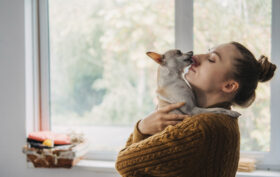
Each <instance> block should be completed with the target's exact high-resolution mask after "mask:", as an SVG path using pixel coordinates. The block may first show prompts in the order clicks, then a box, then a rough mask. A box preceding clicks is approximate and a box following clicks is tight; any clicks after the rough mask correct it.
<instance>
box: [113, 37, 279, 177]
mask: <svg viewBox="0 0 280 177" xmlns="http://www.w3.org/2000/svg"><path fill="white" fill-rule="evenodd" d="M193 60H194V61H195V62H194V64H193V65H192V66H191V67H190V69H189V71H188V73H187V74H185V75H184V77H185V79H186V80H188V81H189V83H190V84H191V86H192V88H193V91H194V93H195V95H196V98H197V103H198V106H199V107H204V108H210V107H223V108H226V109H231V105H237V106H241V107H248V106H249V105H251V104H252V102H253V101H254V99H255V89H256V87H257V84H258V82H259V81H260V82H265V81H268V80H270V79H271V78H272V77H273V74H274V71H275V69H276V66H275V65H274V64H272V63H270V62H269V61H268V60H267V58H266V57H265V56H261V57H260V59H259V60H256V59H255V57H254V55H253V54H252V53H251V52H250V51H249V50H248V49H246V48H245V47H244V46H243V45H241V44H240V43H237V42H231V43H225V44H221V45H219V46H217V47H215V48H213V49H212V50H211V51H209V53H207V54H200V55H195V56H193ZM183 104H184V103H177V104H171V105H168V106H167V107H164V108H162V109H160V110H157V111H155V112H153V113H151V114H150V115H148V116H147V117H146V118H144V119H143V120H139V121H138V122H137V123H136V125H135V127H134V132H133V133H131V135H130V137H129V139H128V140H127V142H126V146H125V148H123V149H122V150H121V151H120V152H119V154H118V157H117V161H116V169H117V170H118V172H119V173H120V174H121V175H122V176H168V177H181V176H182V177H183V176H186V177H196V176H200V177H234V176H235V175H236V171H237V167H238V161H239V153H240V132H239V126H238V119H237V118H233V117H230V116H227V115H224V114H214V113H205V114H199V115H195V116H192V117H189V116H188V115H179V114H178V115H176V114H168V112H170V111H171V110H174V109H176V108H179V107H181V106H182V105H183Z"/></svg>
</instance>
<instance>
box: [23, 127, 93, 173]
mask: <svg viewBox="0 0 280 177" xmlns="http://www.w3.org/2000/svg"><path fill="white" fill-rule="evenodd" d="M88 147H89V145H88V141H87V140H85V139H84V138H83V136H80V137H78V136H77V134H73V133H72V134H60V133H54V132H50V131H39V132H32V133H30V134H29V136H28V138H27V144H26V145H25V146H24V147H23V153H24V154H26V157H27V161H28V162H32V164H33V165H34V167H43V168H59V167H62V168H71V167H73V166H74V165H75V164H76V163H77V162H78V161H80V160H81V159H82V158H84V156H85V154H86V153H87V152H88Z"/></svg>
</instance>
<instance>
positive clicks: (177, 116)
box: [163, 114, 186, 120]
mask: <svg viewBox="0 0 280 177" xmlns="http://www.w3.org/2000/svg"><path fill="white" fill-rule="evenodd" d="M185 117H186V115H183V114H165V115H163V118H164V119H165V120H183V119H184V118H185Z"/></svg>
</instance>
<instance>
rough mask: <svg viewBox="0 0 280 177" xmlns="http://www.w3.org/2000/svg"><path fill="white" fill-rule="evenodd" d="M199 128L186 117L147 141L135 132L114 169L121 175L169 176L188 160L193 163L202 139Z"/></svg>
mask: <svg viewBox="0 0 280 177" xmlns="http://www.w3.org/2000/svg"><path fill="white" fill-rule="evenodd" d="M138 122H139V121H138ZM138 122H137V123H138ZM136 125H137V124H136ZM198 127H199V126H198V123H197V120H196V119H193V118H187V119H185V120H183V121H182V122H180V123H178V124H176V125H175V126H173V125H169V126H167V127H166V128H165V129H164V130H163V131H161V132H158V133H156V134H154V135H152V136H150V137H148V138H147V137H144V136H142V135H141V134H138V133H140V132H135V131H136V130H137V129H136V130H135V129H134V132H133V134H131V135H130V138H129V140H128V141H127V144H126V147H125V148H123V149H121V150H120V152H119V153H118V157H117V160H116V164H115V167H116V169H117V170H118V172H119V173H120V174H121V175H122V176H145V175H152V176H157V175H159V174H165V175H166V174H170V175H171V176H172V175H174V172H175V171H176V170H178V169H183V168H184V167H185V165H186V164H187V163H188V162H190V159H192V163H193V162H194V161H193V160H194V156H195V155H196V154H197V153H195V152H196V151H197V149H198V147H199V144H200V143H201V139H202V133H201V130H200V129H199V128H198ZM135 128H137V127H135ZM135 135H136V136H135ZM138 135H139V136H138ZM144 138H146V139H144ZM196 159H197V158H196ZM174 162H175V163H174ZM171 173H173V174H171Z"/></svg>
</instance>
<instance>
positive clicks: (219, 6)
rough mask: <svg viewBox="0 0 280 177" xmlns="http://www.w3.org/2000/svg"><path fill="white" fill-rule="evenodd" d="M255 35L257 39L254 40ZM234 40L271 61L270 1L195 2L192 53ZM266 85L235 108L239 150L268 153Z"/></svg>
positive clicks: (200, 0)
mask: <svg viewBox="0 0 280 177" xmlns="http://www.w3.org/2000/svg"><path fill="white" fill-rule="evenodd" d="M221 14H223V15H221ZM256 36H258V37H257V38H256ZM227 41H228V42H230V41H237V42H240V43H241V44H244V45H245V46H248V48H249V50H250V51H251V52H252V53H253V54H254V55H255V57H256V58H257V59H258V57H259V56H260V55H261V54H264V55H265V56H267V57H268V58H269V59H270V58H271V55H270V54H271V45H270V44H271V1H270V0H267V1H263V0H259V1H252V2H251V1H234V0H227V1H221V0H210V1H203V0H195V1H194V51H199V52H207V49H208V48H210V47H213V46H214V45H217V44H220V43H224V42H227ZM269 109H270V83H269V82H268V83H265V84H258V88H257V90H256V99H255V101H254V103H253V104H252V105H251V106H250V107H249V108H246V109H240V108H239V109H236V110H238V111H239V112H240V113H241V114H242V116H241V117H239V127H240V133H241V135H242V138H241V147H240V148H241V150H242V151H264V152H268V151H269V150H270V111H269Z"/></svg>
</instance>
